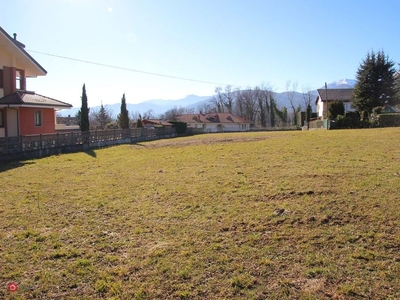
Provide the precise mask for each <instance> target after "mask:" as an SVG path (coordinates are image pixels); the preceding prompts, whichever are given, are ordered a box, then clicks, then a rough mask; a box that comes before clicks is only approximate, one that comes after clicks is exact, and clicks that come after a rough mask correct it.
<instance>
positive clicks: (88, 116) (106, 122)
mask: <svg viewBox="0 0 400 300" xmlns="http://www.w3.org/2000/svg"><path fill="white" fill-rule="evenodd" d="M356 80H357V83H356V86H355V88H354V94H353V102H352V106H353V107H354V108H355V109H356V111H357V112H358V113H359V115H360V116H361V119H363V118H369V117H370V116H371V115H373V114H374V113H376V112H377V111H379V109H381V108H382V107H384V106H385V105H391V106H399V105H400V72H399V71H398V70H396V68H395V63H394V62H393V60H391V59H389V57H388V55H386V54H385V53H384V51H379V52H374V51H372V52H368V53H367V55H366V57H365V59H364V60H363V61H362V62H361V63H360V66H359V68H358V70H357V73H356ZM297 88H298V83H297V82H292V81H291V80H289V81H287V82H286V92H285V94H286V97H287V100H288V104H289V108H287V107H286V106H282V107H281V106H279V104H278V103H277V101H276V93H275V92H274V91H273V89H272V88H271V87H270V86H267V85H259V86H255V87H253V88H252V87H248V88H246V89H240V88H235V89H234V88H233V87H232V86H231V85H227V86H225V87H224V88H223V87H216V88H215V95H214V96H213V97H211V100H210V101H208V102H207V103H203V104H202V105H200V106H198V107H197V109H187V108H183V107H174V108H173V109H170V110H168V111H166V112H165V113H163V114H160V115H159V116H157V117H156V116H155V115H154V113H153V111H152V110H149V111H147V112H145V113H144V114H143V117H142V115H141V114H139V113H137V112H134V113H131V114H129V112H128V110H127V108H126V99H125V94H123V95H122V98H121V109H120V113H119V114H118V116H117V117H116V118H113V117H112V115H111V112H110V111H109V110H108V109H107V108H106V107H105V106H103V104H101V106H100V109H99V110H98V111H94V110H93V111H91V112H90V111H89V108H88V103H87V95H86V87H85V84H84V85H83V87H82V97H81V100H82V106H81V109H80V110H79V111H78V113H77V114H76V118H77V120H78V124H79V126H80V128H81V130H82V131H87V130H94V129H106V128H110V127H111V128H122V129H125V128H130V127H141V126H143V123H142V119H154V118H157V119H162V120H176V117H177V116H178V115H182V114H197V113H204V114H209V113H231V114H234V115H237V116H240V117H243V118H245V119H246V120H248V121H250V122H251V123H252V124H255V125H258V126H260V127H264V128H268V127H284V126H288V125H297V116H298V113H299V112H300V111H302V110H305V113H306V117H305V119H306V121H309V120H310V118H311V115H312V104H313V101H314V100H315V96H314V94H313V92H312V91H311V89H310V88H307V87H303V88H302V89H303V92H302V94H301V95H302V98H303V103H301V104H300V103H296V101H295V94H296V90H297ZM329 110H330V117H331V118H332V117H337V116H340V115H342V114H345V112H344V106H343V103H342V102H341V103H339V102H337V103H336V102H335V103H332V104H330V107H329Z"/></svg>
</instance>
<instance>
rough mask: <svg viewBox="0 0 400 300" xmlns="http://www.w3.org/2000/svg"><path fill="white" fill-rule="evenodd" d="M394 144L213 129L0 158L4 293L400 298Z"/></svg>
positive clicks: (385, 133) (369, 136)
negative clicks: (28, 156) (13, 285)
mask: <svg viewBox="0 0 400 300" xmlns="http://www.w3.org/2000/svg"><path fill="white" fill-rule="evenodd" d="M399 141H400V128H391V129H369V130H346V131H339V130H338V131H309V132H262V133H236V134H208V135H201V136H194V137H187V138H177V139H169V140H160V141H153V142H146V143H140V144H137V145H124V146H118V147H111V148H107V149H100V150H96V151H92V152H87V153H75V154H66V155H59V156H53V157H48V158H44V159H38V160H30V161H23V162H13V163H8V164H3V165H1V166H0V171H1V172H0V180H1V188H0V191H1V199H0V226H1V231H0V240H1V243H0V299H104V298H105V299H400V206H399V199H400V143H399ZM9 282H16V283H17V284H18V288H19V289H18V291H17V292H15V293H11V292H9V291H8V290H7V285H8V283H9Z"/></svg>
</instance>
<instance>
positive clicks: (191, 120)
mask: <svg viewBox="0 0 400 300" xmlns="http://www.w3.org/2000/svg"><path fill="white" fill-rule="evenodd" d="M176 120H177V121H179V122H184V123H186V124H187V128H199V129H202V130H203V131H204V132H235V131H248V130H250V122H249V121H247V120H246V119H244V118H241V117H238V116H235V115H234V114H230V113H210V114H201V113H199V114H187V115H179V116H177V117H176Z"/></svg>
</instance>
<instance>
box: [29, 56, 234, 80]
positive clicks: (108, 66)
mask: <svg viewBox="0 0 400 300" xmlns="http://www.w3.org/2000/svg"><path fill="white" fill-rule="evenodd" d="M27 51H29V52H33V53H38V54H42V55H47V56H52V57H57V58H62V59H67V60H73V61H77V62H82V63H86V64H91V65H96V66H101V67H107V68H113V69H118V70H124V71H130V72H136V73H141V74H146V75H153V76H160V77H166V78H172V79H179V80H186V81H193V82H200V83H206V84H213V85H225V86H226V85H230V86H236V87H241V86H239V85H233V84H226V83H220V82H212V81H205V80H199V79H193V78H186V77H179V76H172V75H166V74H160V73H153V72H147V71H140V70H135V69H130V68H124V67H118V66H114V65H107V64H103V63H98V62H93V61H88V60H83V59H78V58H72V57H67V56H61V55H56V54H51V53H45V52H40V51H35V50H27Z"/></svg>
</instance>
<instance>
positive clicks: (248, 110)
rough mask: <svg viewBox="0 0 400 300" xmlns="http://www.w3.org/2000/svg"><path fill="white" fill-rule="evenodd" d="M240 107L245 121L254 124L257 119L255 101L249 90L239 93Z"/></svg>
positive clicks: (251, 91)
mask: <svg viewBox="0 0 400 300" xmlns="http://www.w3.org/2000/svg"><path fill="white" fill-rule="evenodd" d="M241 96H242V97H241V99H242V106H243V110H244V115H245V117H246V118H247V120H249V121H251V122H253V123H255V122H256V117H257V109H258V106H257V99H256V97H255V93H254V91H253V90H252V89H251V88H248V89H247V90H243V91H241Z"/></svg>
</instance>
